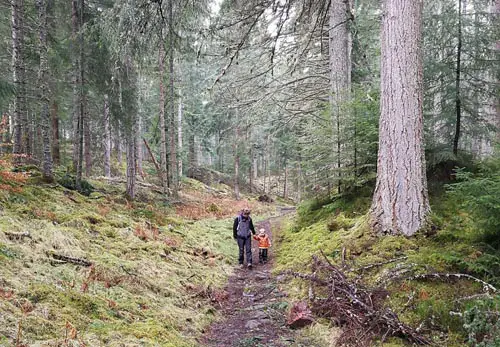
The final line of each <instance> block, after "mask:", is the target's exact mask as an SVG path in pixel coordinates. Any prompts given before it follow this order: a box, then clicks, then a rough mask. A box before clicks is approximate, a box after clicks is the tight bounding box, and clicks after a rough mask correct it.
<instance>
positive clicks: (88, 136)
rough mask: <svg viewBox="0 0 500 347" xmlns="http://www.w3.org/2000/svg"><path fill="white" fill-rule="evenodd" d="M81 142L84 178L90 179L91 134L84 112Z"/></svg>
mask: <svg viewBox="0 0 500 347" xmlns="http://www.w3.org/2000/svg"><path fill="white" fill-rule="evenodd" d="M85 108H86V107H85ZM83 141H84V144H85V145H84V152H85V153H84V157H85V176H87V177H90V175H91V174H92V133H91V131H90V115H89V113H88V112H87V111H86V110H85V116H84V121H83Z"/></svg>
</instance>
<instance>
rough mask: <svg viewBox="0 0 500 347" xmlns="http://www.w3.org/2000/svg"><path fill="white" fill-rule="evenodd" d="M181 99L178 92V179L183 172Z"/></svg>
mask: <svg viewBox="0 0 500 347" xmlns="http://www.w3.org/2000/svg"><path fill="white" fill-rule="evenodd" d="M182 106H183V105H182V97H181V95H180V92H179V109H178V111H177V145H178V148H179V155H178V157H179V160H178V161H179V164H178V167H177V170H178V171H177V172H178V173H179V178H180V177H182V171H183V168H182V157H183V156H182V153H183V151H182V136H183V134H182V116H183V108H182Z"/></svg>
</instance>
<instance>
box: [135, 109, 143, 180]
mask: <svg viewBox="0 0 500 347" xmlns="http://www.w3.org/2000/svg"><path fill="white" fill-rule="evenodd" d="M136 141H137V144H136V148H137V171H138V172H137V173H138V174H139V175H140V176H141V177H142V179H144V170H143V167H142V160H143V148H142V117H141V112H139V114H138V115H137V134H136Z"/></svg>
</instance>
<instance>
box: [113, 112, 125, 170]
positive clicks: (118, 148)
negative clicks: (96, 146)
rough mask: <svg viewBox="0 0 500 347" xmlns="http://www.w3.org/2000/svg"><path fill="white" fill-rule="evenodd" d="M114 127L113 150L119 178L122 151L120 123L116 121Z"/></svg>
mask: <svg viewBox="0 0 500 347" xmlns="http://www.w3.org/2000/svg"><path fill="white" fill-rule="evenodd" d="M117 123H118V124H117V126H116V134H115V150H116V160H117V161H118V167H119V171H118V175H120V176H121V167H122V163H123V151H122V131H121V129H120V124H121V122H120V121H118V122H117Z"/></svg>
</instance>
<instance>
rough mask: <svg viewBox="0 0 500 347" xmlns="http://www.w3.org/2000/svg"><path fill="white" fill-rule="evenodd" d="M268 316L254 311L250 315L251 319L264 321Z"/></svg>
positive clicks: (262, 312)
mask: <svg viewBox="0 0 500 347" xmlns="http://www.w3.org/2000/svg"><path fill="white" fill-rule="evenodd" d="M268 317H269V316H268V314H267V313H265V312H264V311H255V312H254V313H253V314H252V319H257V320H258V319H265V318H268Z"/></svg>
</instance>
